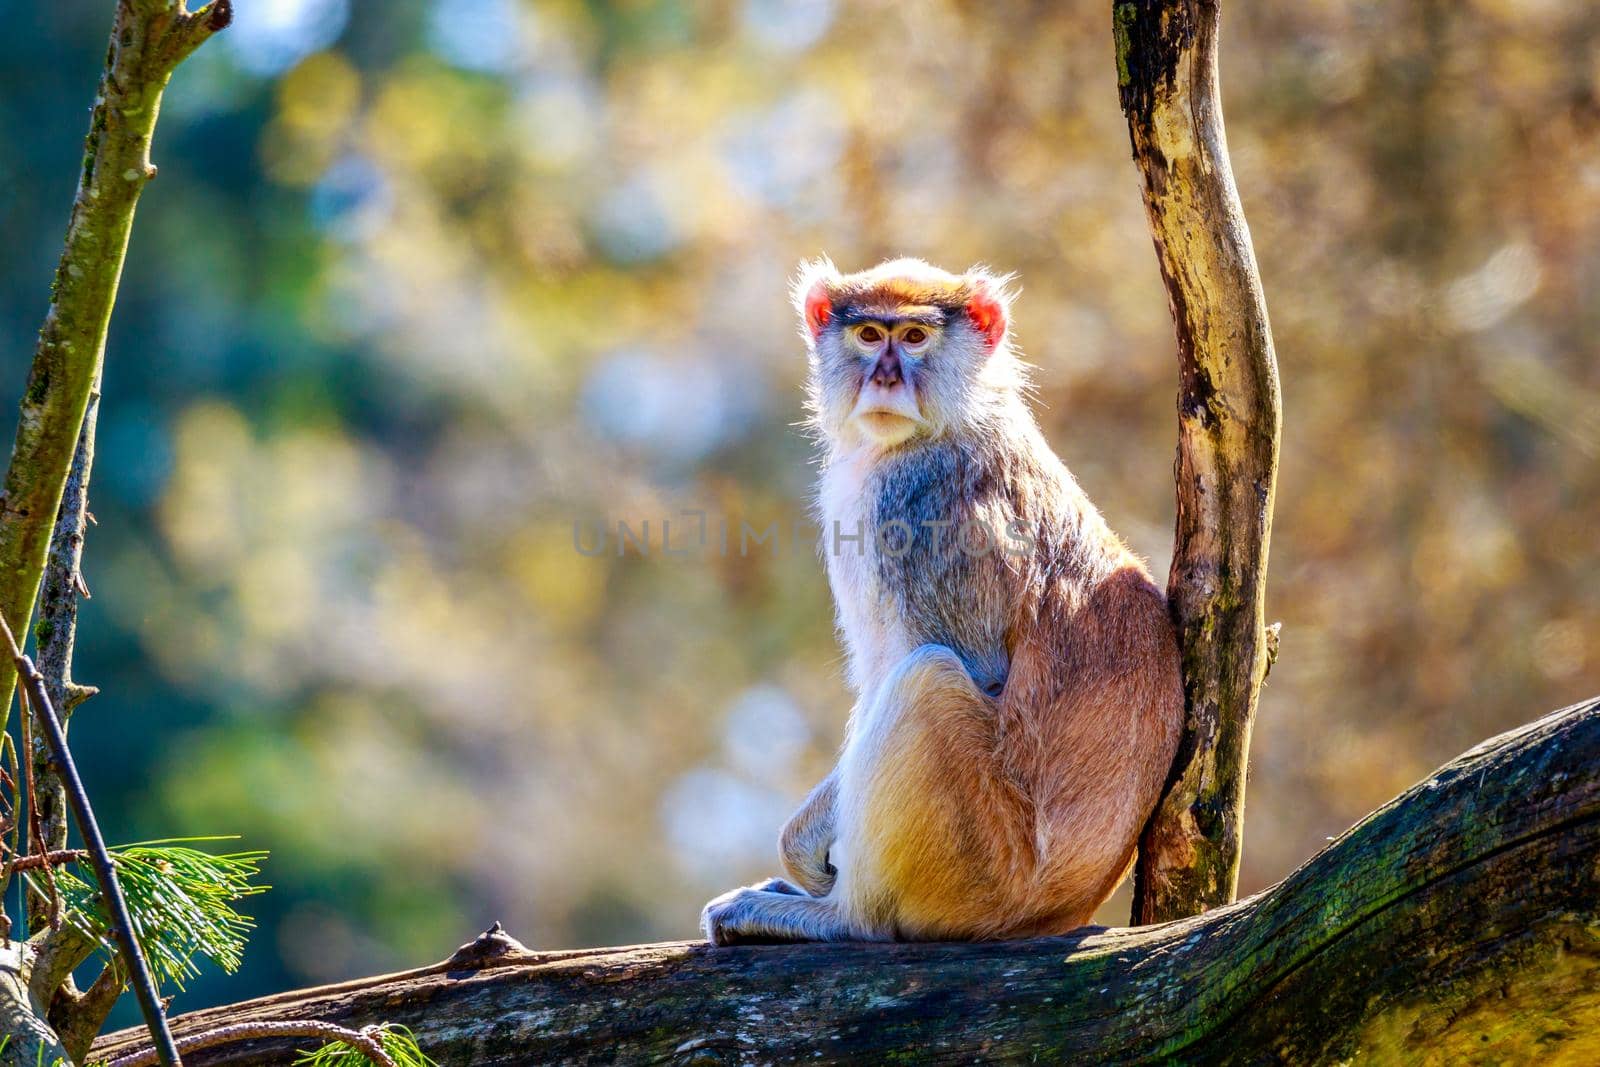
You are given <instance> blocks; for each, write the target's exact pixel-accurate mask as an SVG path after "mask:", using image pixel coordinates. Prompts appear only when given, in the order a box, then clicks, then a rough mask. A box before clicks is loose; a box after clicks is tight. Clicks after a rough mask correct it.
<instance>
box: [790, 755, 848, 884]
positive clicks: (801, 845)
mask: <svg viewBox="0 0 1600 1067" xmlns="http://www.w3.org/2000/svg"><path fill="white" fill-rule="evenodd" d="M838 787H839V778H838V772H837V771H834V772H830V773H829V775H828V776H827V777H826V778H824V779H823V780H822V781H821V782H819V783H818V784H817V787H816V788H815V789H813V790H811V793H810V795H809V796H807V797H806V799H805V802H804V803H802V804H801V805H800V810H799V811H796V812H795V813H794V814H793V815H792V816H790V817H789V821H788V822H787V823H785V824H784V827H783V832H782V833H781V834H779V836H778V855H779V857H780V858H781V859H782V860H783V869H784V870H785V871H786V872H787V873H788V875H789V877H790V878H792V879H794V881H795V882H796V883H797V884H798V885H799V886H800V888H802V889H804V890H805V891H806V892H807V893H810V894H811V895H812V896H814V897H825V896H827V895H828V890H830V889H832V888H833V880H834V876H835V875H836V874H837V873H838V872H837V871H836V870H834V867H833V864H831V863H829V862H828V848H829V846H831V845H832V844H833V838H834V827H835V825H836V820H835V818H834V804H835V802H836V799H837V797H838V792H839V788H838Z"/></svg>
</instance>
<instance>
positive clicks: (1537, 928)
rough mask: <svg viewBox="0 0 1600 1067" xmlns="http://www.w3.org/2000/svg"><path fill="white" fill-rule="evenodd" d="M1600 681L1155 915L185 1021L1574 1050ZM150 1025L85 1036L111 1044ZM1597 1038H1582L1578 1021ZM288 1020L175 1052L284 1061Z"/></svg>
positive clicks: (1264, 1055)
mask: <svg viewBox="0 0 1600 1067" xmlns="http://www.w3.org/2000/svg"><path fill="white" fill-rule="evenodd" d="M1596 766H1600V700H1595V701H1591V702H1589V703H1587V704H1583V705H1579V706H1576V707H1573V708H1569V709H1567V710H1565V711H1560V712H1556V713H1554V714H1552V715H1549V716H1546V717H1545V718H1543V719H1541V720H1539V721H1538V722H1535V723H1532V724H1530V725H1528V726H1525V727H1522V728H1520V729H1517V730H1513V731H1512V732H1510V733H1507V734H1504V735H1502V736H1500V737H1498V738H1495V739H1493V740H1491V741H1488V742H1485V743H1484V744H1482V745H1479V746H1478V747H1477V748H1475V749H1473V750H1472V751H1471V752H1468V753H1466V754H1465V755H1463V756H1461V757H1460V758H1459V759H1457V760H1455V761H1454V762H1452V763H1450V764H1448V765H1447V766H1445V767H1443V768H1441V769H1440V770H1439V771H1438V772H1437V773H1435V774H1434V775H1433V776H1432V777H1431V778H1429V779H1428V780H1427V781H1425V782H1422V783H1421V784H1419V785H1418V786H1416V787H1414V788H1413V789H1411V790H1409V791H1407V792H1406V793H1405V794H1403V795H1402V796H1400V797H1399V798H1397V799H1396V800H1394V801H1392V802H1391V803H1389V804H1388V805H1386V806H1385V807H1383V808H1382V809H1380V810H1379V811H1377V812H1374V813H1373V814H1372V815H1370V816H1368V817H1367V818H1366V819H1364V820H1363V821H1362V822H1361V823H1360V824H1359V825H1357V826H1356V827H1355V828H1354V829H1352V830H1351V831H1349V832H1348V833H1346V834H1345V835H1344V836H1343V837H1341V838H1340V839H1339V840H1338V841H1337V842H1335V843H1334V844H1333V845H1331V846H1329V847H1328V848H1327V849H1326V850H1325V851H1323V852H1322V853H1321V854H1320V855H1318V856H1317V857H1315V858H1314V859H1312V860H1311V861H1310V862H1309V863H1307V864H1306V865H1305V866H1304V867H1302V868H1300V869H1299V870H1298V871H1296V872H1295V873H1294V874H1292V875H1290V876H1289V877H1288V878H1287V879H1285V880H1284V881H1283V882H1282V883H1281V884H1279V885H1277V886H1275V887H1274V888H1272V889H1270V890H1268V891H1267V892H1265V893H1262V894H1260V895H1258V896H1255V897H1252V898H1250V899H1249V900H1245V901H1242V902H1240V903H1238V904H1235V905H1232V906H1229V907H1222V908H1218V909H1216V910H1213V911H1211V912H1208V913H1207V914H1205V915H1201V916H1197V917H1192V918H1188V919H1183V920H1179V921H1176V922H1170V923H1165V924H1162V925H1159V926H1145V927H1134V928H1128V929H1120V930H1104V929H1090V930H1085V931H1080V932H1079V933H1077V934H1074V935H1071V936H1068V937H1055V938H1041V939H1037V940H1033V941H1022V942H1010V943H1000V944H951V945H916V944H905V945H881V944H831V945H793V946H790V945H784V946H753V947H748V948H732V949H715V950H713V949H709V948H707V947H706V946H705V945H704V943H700V942H694V943H690V942H679V943H674V944H663V945H645V946H639V947H634V948H621V949H598V950H591V951H576V952H543V953H540V952H530V951H528V950H527V949H525V948H523V947H522V946H520V945H518V944H517V943H516V942H515V941H513V940H512V939H510V938H508V937H506V936H505V935H504V934H503V933H499V932H497V931H491V932H490V933H489V934H486V935H485V937H484V938H482V939H480V941H479V942H474V943H472V944H469V945H466V946H463V948H462V950H461V951H459V952H458V953H457V954H456V955H455V956H453V957H451V958H450V959H449V960H446V961H444V962H443V963H439V964H436V965H434V966H432V967H426V968H423V969H421V970H417V971H410V972H407V973H404V974H397V975H387V976H383V977H379V978H371V979H365V980H362V981H356V982H348V983H345V984H343V985H336V986H327V987H323V988H321V989H311V990H304V991H301V992H294V993H285V994H282V995H279V996H274V997H268V998H265V999H262V1000H255V1001H249V1002H246V1003H243V1004H237V1005H233V1006H230V1007H224V1008H213V1009H209V1010H206V1011H200V1012H195V1013H193V1014H190V1015H187V1016H181V1017H179V1018H177V1019H175V1020H173V1026H174V1029H175V1030H176V1031H177V1032H178V1033H179V1034H180V1035H182V1034H193V1033H197V1032H199V1031H203V1030H208V1029H212V1028H214V1027H216V1026H219V1025H222V1024H225V1023H235V1022H248V1021H251V1020H257V1019H268V1018H283V1017H284V1016H294V1017H301V1018H317V1019H323V1020H327V1021H330V1022H335V1023H338V1024H340V1025H343V1026H347V1027H353V1028H355V1027H361V1026H365V1025H369V1024H372V1023H375V1022H379V1021H391V1022H395V1023H400V1024H403V1025H405V1026H408V1027H410V1028H411V1029H412V1030H413V1031H414V1032H415V1034H416V1036H417V1038H418V1041H419V1042H420V1044H421V1045H422V1048H423V1050H424V1051H426V1052H427V1053H428V1054H429V1055H431V1056H433V1057H434V1058H435V1059H436V1060H438V1061H439V1062H440V1063H449V1064H452V1065H456V1067H490V1065H511V1064H526V1063H602V1062H603V1063H614V1062H630V1063H637V1062H661V1063H702V1062H703V1063H723V1062H727V1063H735V1062H760V1063H807V1064H811V1063H852V1064H859V1063H884V1062H903V1061H905V1060H906V1059H908V1058H915V1059H917V1060H918V1061H920V1062H948V1063H970V1062H975V1061H980V1060H981V1061H983V1062H1007V1061H1019V1062H1069V1063H1073V1062H1097V1063H1098V1062H1114V1063H1123V1062H1148V1061H1156V1060H1161V1061H1167V1060H1178V1061H1181V1062H1184V1063H1189V1064H1206V1063H1223V1062H1227V1063H1236V1062H1240V1061H1241V1060H1242V1061H1249V1062H1254V1061H1257V1060H1260V1061H1267V1062H1285V1063H1329V1062H1380V1063H1393V1062H1420V1061H1421V1060H1423V1059H1424V1058H1426V1059H1427V1060H1428V1061H1430V1062H1432V1061H1435V1060H1436V1061H1438V1062H1441V1063H1448V1062H1467V1061H1470V1062H1513V1063H1517V1062H1548V1061H1551V1060H1560V1059H1562V1057H1563V1056H1566V1057H1567V1058H1569V1059H1570V1060H1571V1061H1572V1062H1587V1061H1588V1060H1589V1059H1592V1058H1593V1057H1592V1055H1590V1056H1588V1057H1586V1056H1585V1054H1584V1050H1585V1049H1587V1050H1588V1051H1589V1053H1591V1054H1592V1052H1593V1050H1594V1041H1595V1038H1594V1033H1595V1030H1594V1023H1595V1021H1596V1020H1600V774H1596V772H1595V767H1596ZM143 1042H144V1035H143V1034H142V1032H139V1031H123V1032H121V1033H118V1034H113V1035H111V1036H109V1037H107V1038H105V1039H103V1040H102V1041H100V1042H99V1043H98V1044H97V1046H96V1048H95V1055H97V1056H103V1057H108V1058H110V1057H116V1056H120V1055H125V1054H127V1053H128V1052H130V1051H132V1050H133V1049H134V1048H135V1047H137V1046H139V1045H142V1044H143ZM1586 1043H1587V1044H1586ZM284 1052H285V1046H284V1045H283V1044H282V1043H281V1042H280V1043H277V1044H271V1045H264V1046H260V1047H255V1048H241V1047H239V1046H227V1047H219V1048H215V1049H207V1050H204V1051H199V1052H195V1053H192V1054H190V1055H187V1056H186V1057H185V1062H186V1063H187V1064H188V1065H189V1067H216V1065H221V1064H229V1065H234V1067H242V1065H265V1064H274V1063H280V1062H283V1057H284Z"/></svg>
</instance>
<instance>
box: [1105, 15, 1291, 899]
mask: <svg viewBox="0 0 1600 1067" xmlns="http://www.w3.org/2000/svg"><path fill="white" fill-rule="evenodd" d="M1217 18H1218V4H1217V3H1216V2H1215V0H1127V2H1118V3H1115V4H1113V7H1112V30H1113V41H1114V43H1115V47H1116V62H1117V81H1118V87H1119V89H1120V92H1121V96H1122V108H1123V111H1124V113H1125V114H1126V116H1127V119H1128V132H1129V136H1130V138H1131V140H1132V143H1133V158H1134V161H1135V163H1137V164H1138V167H1139V173H1140V175H1141V177H1142V179H1143V188H1144V204H1145V211H1146V215H1147V217H1148V220H1149V223H1150V232H1151V235H1152V237H1153V238H1154V240H1155V248H1156V259H1157V262H1158V264H1159V265H1160V268H1161V279H1162V281H1163V283H1165V285H1166V290H1167V297H1168V302H1169V304H1170V307H1171V311H1172V320H1173V323H1174V326H1175V327H1176V330H1177V349H1178V372H1179V373H1178V383H1179V387H1178V457H1177V463H1176V468H1175V471H1174V475H1175V478H1176V482H1177V497H1178V519H1177V530H1176V535H1175V544H1174V548H1173V558H1172V570H1171V572H1170V574H1169V576H1168V579H1167V596H1168V599H1169V601H1170V603H1171V607H1172V614H1173V619H1174V621H1175V623H1176V624H1177V627H1178V636H1179V643H1180V645H1181V647H1182V650H1183V673H1184V690H1185V696H1186V701H1187V715H1186V721H1185V725H1184V734H1183V741H1182V743H1181V745H1180V746H1179V750H1178V757H1177V760H1176V762H1175V764H1174V766H1173V769H1172V774H1171V776H1170V778H1169V780H1168V785H1167V791H1166V794H1165V796H1164V797H1163V798H1162V801H1161V803H1160V805H1159V806H1158V807H1157V809H1156V812H1155V814H1154V815H1153V816H1152V818H1151V820H1150V823H1149V825H1148V826H1147V827H1146V828H1145V831H1144V835H1143V838H1142V840H1141V842H1140V850H1139V861H1138V865H1137V867H1136V868H1135V874H1134V921H1135V922H1137V923H1151V922H1163V921H1166V920H1170V919H1177V918H1181V917H1183V916H1187V915H1196V914H1199V913H1200V912H1202V911H1204V910H1206V909H1207V908H1213V907H1216V906H1218V905H1220V904H1226V903H1228V902H1229V901H1231V900H1233V899H1234V895H1235V892H1236V890H1237V886H1238V877H1239V855H1240V841H1241V835H1242V832H1243V820H1244V788H1245V763H1246V759H1247V756H1248V753H1249V748H1250V726H1251V721H1252V719H1253V718H1254V716H1255V709H1256V699H1257V695H1258V693H1259V692H1260V688H1261V681H1262V679H1263V678H1264V677H1265V674H1266V670H1267V666H1268V662H1267V660H1268V640H1267V634H1266V631H1265V629H1264V623H1265V616H1264V603H1265V592H1266V574H1267V546H1268V541H1269V539H1270V536H1271V532H1272V501H1273V492H1274V487H1275V484H1276V480H1277V469H1278V438H1279V433H1280V424H1281V415H1280V411H1279V407H1280V399H1279V392H1278V368H1277V359H1276V357H1275V355H1274V354H1273V349H1272V333H1271V329H1270V327H1269V324H1268V322H1267V307H1266V301H1265V298H1264V297H1263V295H1262V290H1261V280H1260V277H1259V275H1258V273H1257V271H1256V262H1255V253H1254V251H1253V250H1252V248H1251V244H1250V232H1249V230H1248V229H1247V228H1246V226H1245V219H1244V211H1243V209H1242V207H1241V206H1240V204H1239V196H1238V192H1237V191H1236V190H1235V188H1234V184H1233V172H1232V170H1231V169H1230V167H1229V163H1228V148H1227V140H1226V137H1225V134H1224V130H1223V124H1222V102H1221V96H1220V93H1219V89H1218V83H1217V31H1218V26H1217Z"/></svg>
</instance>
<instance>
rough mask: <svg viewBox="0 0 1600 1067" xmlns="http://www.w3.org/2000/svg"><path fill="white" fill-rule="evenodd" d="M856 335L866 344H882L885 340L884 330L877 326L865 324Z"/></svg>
mask: <svg viewBox="0 0 1600 1067" xmlns="http://www.w3.org/2000/svg"><path fill="white" fill-rule="evenodd" d="M856 336H857V337H858V338H860V339H861V343H862V344H864V345H875V344H880V343H881V342H882V341H883V331H882V330H880V329H878V328H877V327H876V326H863V327H861V329H860V330H858V331H857V332H856Z"/></svg>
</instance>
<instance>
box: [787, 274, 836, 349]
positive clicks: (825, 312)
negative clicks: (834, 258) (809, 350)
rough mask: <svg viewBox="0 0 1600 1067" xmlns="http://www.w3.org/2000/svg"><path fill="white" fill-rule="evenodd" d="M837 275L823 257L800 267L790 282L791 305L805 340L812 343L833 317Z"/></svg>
mask: <svg viewBox="0 0 1600 1067" xmlns="http://www.w3.org/2000/svg"><path fill="white" fill-rule="evenodd" d="M838 280H839V272H838V270H836V269H835V268H834V266H833V263H832V262H831V261H829V260H828V259H827V258H826V257H824V258H822V259H815V260H811V261H810V262H808V263H802V264H800V273H799V274H798V275H797V276H796V277H795V281H794V306H795V310H796V311H798V312H800V320H801V321H802V322H803V323H804V324H805V333H806V339H807V340H808V341H811V342H813V343H815V341H816V340H817V338H818V337H821V336H822V331H823V330H824V329H825V328H826V327H827V325H828V320H829V319H831V318H833V286H834V283H835V282H837V281H838Z"/></svg>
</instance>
